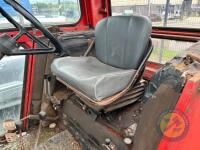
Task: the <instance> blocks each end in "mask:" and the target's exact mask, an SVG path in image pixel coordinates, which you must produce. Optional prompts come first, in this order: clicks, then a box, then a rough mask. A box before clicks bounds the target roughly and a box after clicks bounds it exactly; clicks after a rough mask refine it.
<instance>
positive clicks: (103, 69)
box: [51, 57, 135, 101]
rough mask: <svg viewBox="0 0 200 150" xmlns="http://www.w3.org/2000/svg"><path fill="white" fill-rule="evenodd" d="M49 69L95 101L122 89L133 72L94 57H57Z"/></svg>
mask: <svg viewBox="0 0 200 150" xmlns="http://www.w3.org/2000/svg"><path fill="white" fill-rule="evenodd" d="M51 70H52V73H53V74H54V75H55V76H56V77H58V78H60V79H62V80H63V81H65V82H66V83H68V84H70V85H71V86H73V87H74V88H76V89H78V90H80V91H81V92H82V93H83V94H85V95H86V96H88V97H90V98H92V99H94V100H96V101H100V100H102V99H104V98H106V97H109V96H112V95H114V94H116V93H118V92H120V91H122V90H123V89H124V88H125V87H126V86H127V85H128V83H129V82H130V80H131V77H132V76H133V74H134V73H135V70H133V69H130V70H124V69H119V68H115V67H112V66H109V65H106V64H104V63H102V62H100V61H99V60H98V59H97V58H95V57H62V58H57V59H55V60H54V61H53V63H52V65H51Z"/></svg>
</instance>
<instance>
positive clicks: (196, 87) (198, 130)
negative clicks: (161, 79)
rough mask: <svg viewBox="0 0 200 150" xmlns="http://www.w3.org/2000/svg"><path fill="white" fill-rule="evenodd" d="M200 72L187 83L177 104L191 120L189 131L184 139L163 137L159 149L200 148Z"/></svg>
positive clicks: (197, 149) (196, 149)
mask: <svg viewBox="0 0 200 150" xmlns="http://www.w3.org/2000/svg"><path fill="white" fill-rule="evenodd" d="M199 77H200V74H196V75H195V76H194V77H193V78H191V79H190V80H189V81H188V82H187V83H186V85H185V88H184V90H183V92H182V95H181V97H180V99H179V101H178V103H177V105H176V109H177V110H181V111H182V112H184V114H185V115H186V117H187V118H188V121H189V130H188V133H187V135H186V136H185V137H183V139H180V140H178V141H169V140H167V139H166V138H163V139H162V140H161V142H160V145H159V147H158V150H199V149H200V142H199V137H200V127H199V125H200V78H199Z"/></svg>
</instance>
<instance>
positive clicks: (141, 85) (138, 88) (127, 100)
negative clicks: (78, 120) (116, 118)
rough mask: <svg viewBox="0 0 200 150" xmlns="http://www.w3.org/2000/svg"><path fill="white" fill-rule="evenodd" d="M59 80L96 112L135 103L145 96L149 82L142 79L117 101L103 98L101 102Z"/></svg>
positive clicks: (83, 103) (82, 103) (109, 110)
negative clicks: (90, 98) (86, 96)
mask: <svg viewBox="0 0 200 150" xmlns="http://www.w3.org/2000/svg"><path fill="white" fill-rule="evenodd" d="M57 80H58V81H60V82H61V83H63V84H64V85H66V86H67V87H69V88H70V89H71V90H72V91H74V92H75V94H76V97H77V99H76V100H77V101H80V102H78V103H81V105H85V106H88V107H89V108H91V109H93V110H94V111H96V112H104V113H107V112H111V111H114V110H116V109H119V108H122V107H124V106H127V105H130V104H133V103H134V102H136V101H138V100H140V99H141V98H142V97H143V94H144V91H145V87H146V84H147V82H146V81H145V80H140V81H139V82H138V83H137V84H135V86H133V87H131V88H130V89H129V90H128V92H127V93H126V94H125V95H124V96H122V97H121V98H119V99H117V100H116V101H112V100H110V99H105V100H102V101H101V102H98V101H92V100H88V99H87V98H85V97H84V96H82V93H79V91H77V90H76V89H75V88H73V87H72V86H71V85H69V84H67V83H66V82H65V81H63V80H61V79H59V78H57Z"/></svg>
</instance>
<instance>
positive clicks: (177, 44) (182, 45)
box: [149, 38, 194, 64]
mask: <svg viewBox="0 0 200 150" xmlns="http://www.w3.org/2000/svg"><path fill="white" fill-rule="evenodd" d="M152 41H153V45H154V49H153V52H152V54H151V56H150V58H149V61H153V62H158V63H161V64H164V63H166V62H167V61H169V60H171V59H172V58H174V57H175V56H178V55H180V54H181V53H183V52H184V51H185V50H186V49H188V48H189V47H190V46H192V44H194V43H193V42H181V41H175V40H164V39H156V38H153V39H152Z"/></svg>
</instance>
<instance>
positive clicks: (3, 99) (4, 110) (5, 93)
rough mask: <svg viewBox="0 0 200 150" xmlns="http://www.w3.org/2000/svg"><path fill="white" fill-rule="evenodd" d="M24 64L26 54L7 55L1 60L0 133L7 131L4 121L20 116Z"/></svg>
mask: <svg viewBox="0 0 200 150" xmlns="http://www.w3.org/2000/svg"><path fill="white" fill-rule="evenodd" d="M16 64H17V65H16ZM24 66H25V56H9V57H6V56H5V57H3V59H1V60H0V77H1V78H0V134H3V133H4V132H5V130H4V129H3V127H2V125H3V121H5V120H10V119H12V120H15V121H18V120H19V118H20V111H21V102H22V91H23V84H24Z"/></svg>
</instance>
